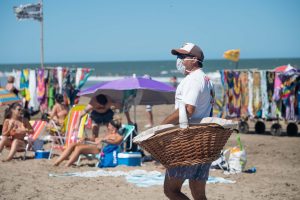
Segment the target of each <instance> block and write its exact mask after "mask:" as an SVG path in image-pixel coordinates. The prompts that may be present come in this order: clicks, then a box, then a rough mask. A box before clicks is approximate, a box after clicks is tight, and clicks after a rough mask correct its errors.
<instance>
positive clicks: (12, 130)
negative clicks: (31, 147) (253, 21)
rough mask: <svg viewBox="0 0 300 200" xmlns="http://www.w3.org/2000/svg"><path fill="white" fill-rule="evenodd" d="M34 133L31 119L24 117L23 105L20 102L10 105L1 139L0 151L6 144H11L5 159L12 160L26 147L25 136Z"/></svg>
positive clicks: (6, 112)
mask: <svg viewBox="0 0 300 200" xmlns="http://www.w3.org/2000/svg"><path fill="white" fill-rule="evenodd" d="M32 133H33V129H32V127H31V125H30V123H29V121H28V120H27V119H26V118H24V117H23V108H22V106H21V105H20V104H18V103H14V104H12V105H10V106H9V108H7V109H6V111H5V119H4V122H3V129H2V139H1V141H0V152H2V150H3V148H4V147H5V146H7V147H9V146H10V152H9V154H8V156H7V158H6V159H4V160H3V161H10V160H12V159H13V157H14V155H15V153H16V152H17V151H18V150H20V149H24V147H25V141H24V137H25V136H26V135H28V134H32Z"/></svg>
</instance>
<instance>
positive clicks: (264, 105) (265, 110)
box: [260, 70, 269, 119]
mask: <svg viewBox="0 0 300 200" xmlns="http://www.w3.org/2000/svg"><path fill="white" fill-rule="evenodd" d="M260 77H261V79H260V85H261V91H260V93H261V102H262V118H264V119H267V118H268V117H269V100H268V93H267V80H266V78H267V73H266V71H265V70H261V71H260Z"/></svg>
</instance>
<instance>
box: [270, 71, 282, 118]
mask: <svg viewBox="0 0 300 200" xmlns="http://www.w3.org/2000/svg"><path fill="white" fill-rule="evenodd" d="M281 93H282V82H281V80H280V78H279V73H275V81H274V94H273V101H274V103H273V106H272V115H273V116H274V115H275V116H276V118H277V117H279V118H281V117H282V114H281V107H282V103H281V102H282V101H281Z"/></svg>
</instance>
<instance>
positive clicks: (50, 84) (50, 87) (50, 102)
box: [48, 70, 55, 110]
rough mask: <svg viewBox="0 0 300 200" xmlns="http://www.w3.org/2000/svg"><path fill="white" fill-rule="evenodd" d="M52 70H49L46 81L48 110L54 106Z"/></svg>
mask: <svg viewBox="0 0 300 200" xmlns="http://www.w3.org/2000/svg"><path fill="white" fill-rule="evenodd" d="M53 73H54V70H49V76H48V77H49V80H48V109H49V110H52V108H53V106H54V104H55V99H54V98H55V88H54V87H55V83H54V74H53Z"/></svg>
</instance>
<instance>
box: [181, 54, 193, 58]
mask: <svg viewBox="0 0 300 200" xmlns="http://www.w3.org/2000/svg"><path fill="white" fill-rule="evenodd" d="M187 57H195V56H193V55H191V54H178V55H177V58H180V59H185V58H187Z"/></svg>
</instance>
